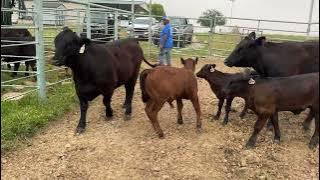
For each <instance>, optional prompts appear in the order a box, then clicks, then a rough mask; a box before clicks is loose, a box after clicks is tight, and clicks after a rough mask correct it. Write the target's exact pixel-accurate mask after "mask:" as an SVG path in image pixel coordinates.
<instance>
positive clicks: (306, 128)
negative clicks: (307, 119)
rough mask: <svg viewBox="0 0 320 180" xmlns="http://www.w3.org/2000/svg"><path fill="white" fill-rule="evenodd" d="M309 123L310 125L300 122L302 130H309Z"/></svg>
mask: <svg viewBox="0 0 320 180" xmlns="http://www.w3.org/2000/svg"><path fill="white" fill-rule="evenodd" d="M309 125H310V124H307V123H303V124H302V127H303V130H304V131H309V130H310V126H309Z"/></svg>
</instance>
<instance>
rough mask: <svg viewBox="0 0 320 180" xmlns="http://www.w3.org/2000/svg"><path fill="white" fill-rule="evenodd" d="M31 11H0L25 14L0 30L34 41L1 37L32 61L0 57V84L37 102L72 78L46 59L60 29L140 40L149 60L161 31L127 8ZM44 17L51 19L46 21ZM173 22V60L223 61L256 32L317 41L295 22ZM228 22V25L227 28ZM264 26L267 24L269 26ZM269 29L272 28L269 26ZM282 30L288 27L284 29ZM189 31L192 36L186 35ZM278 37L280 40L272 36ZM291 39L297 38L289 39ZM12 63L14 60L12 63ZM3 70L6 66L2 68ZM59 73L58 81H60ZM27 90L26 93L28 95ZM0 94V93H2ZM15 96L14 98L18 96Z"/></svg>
mask: <svg viewBox="0 0 320 180" xmlns="http://www.w3.org/2000/svg"><path fill="white" fill-rule="evenodd" d="M33 2H34V8H27V10H16V9H10V8H1V11H6V12H13V13H20V12H22V13H27V14H29V16H30V17H31V20H23V23H18V24H17V25H1V29H7V30H8V31H9V30H12V29H28V30H29V31H30V32H31V34H32V35H33V36H34V37H35V40H34V41H10V40H5V37H1V43H6V44H5V45H3V44H1V49H2V48H13V47H17V46H21V47H23V46H25V45H35V46H36V52H35V56H25V55H12V54H11V55H10V54H1V58H4V59H7V61H8V60H10V62H2V63H1V67H2V68H1V73H2V75H6V76H5V77H6V78H4V79H3V78H2V79H1V85H2V86H3V88H15V87H19V88H22V87H23V88H26V91H25V92H23V93H21V94H23V95H26V94H28V93H32V92H35V91H37V92H38V94H39V99H40V100H45V99H46V88H48V87H51V86H54V85H57V84H61V83H62V82H65V81H71V78H70V77H68V76H65V75H64V74H65V71H66V68H64V67H62V68H58V67H52V65H50V64H51V59H52V57H53V53H54V49H55V47H54V44H53V42H54V38H55V37H56V35H57V34H58V33H59V32H60V31H61V30H62V28H63V27H64V26H68V27H70V28H72V29H73V30H74V31H75V32H76V33H77V34H78V35H79V36H82V37H88V38H90V39H92V40H93V41H96V42H102V43H104V42H110V41H113V40H118V39H122V38H126V37H135V36H137V37H138V38H139V40H141V41H145V42H143V43H141V44H142V46H143V48H144V52H145V54H146V55H147V57H148V58H149V59H156V56H157V53H158V49H157V43H158V41H159V33H160V27H159V25H154V24H152V23H151V21H150V20H151V19H153V18H159V17H160V16H153V15H151V14H150V13H149V14H137V13H135V12H134V8H133V6H132V8H131V11H126V10H121V9H116V8H111V7H106V6H103V5H98V4H94V3H90V1H89V0H86V1H80V0H66V1H65V2H68V3H73V4H76V5H82V7H81V8H79V7H77V8H74V9H59V10H57V9H52V8H45V7H43V2H45V1H44V0H34V1H33ZM45 16H50V17H53V18H50V19H45ZM120 17H122V18H123V17H127V18H128V19H127V21H132V20H134V19H135V18H139V17H145V18H147V17H149V18H148V19H149V21H150V22H148V24H146V25H147V28H141V29H138V27H135V26H136V25H134V23H131V24H127V25H123V24H122V25H121V24H120V22H121V19H120ZM219 18H225V19H226V21H227V23H226V24H225V25H217V23H216V22H217V20H218V19H219ZM172 19H177V20H179V19H180V20H187V21H188V24H185V25H182V24H173V29H174V33H173V35H174V41H175V45H176V47H175V48H173V52H172V53H173V55H174V56H195V55H198V56H201V57H219V58H224V57H226V56H227V55H228V54H229V53H230V52H231V51H232V49H233V48H234V46H235V45H236V44H237V43H238V42H239V41H240V40H241V39H242V38H243V37H244V36H246V35H247V34H248V33H249V32H250V31H255V32H257V33H258V34H260V35H262V34H263V35H266V34H267V37H268V39H269V40H271V41H304V40H307V39H311V38H314V37H312V35H316V38H318V33H319V31H318V29H315V27H318V26H319V22H295V21H282V20H268V19H252V18H239V17H215V18H201V19H199V18H186V17H172ZM198 21H207V22H210V25H209V26H202V25H201V24H200V23H198ZM231 21H232V23H231ZM268 24H269V25H268ZM270 24H272V25H270ZM284 26H286V27H287V28H283V27H284ZM188 28H190V29H192V31H190V30H188ZM274 33H279V34H283V35H279V36H276V35H273V34H274ZM290 34H295V35H298V36H295V37H289V35H290ZM12 59H14V61H12ZM33 61H36V64H37V68H36V71H34V70H32V71H27V70H11V69H8V66H11V65H12V64H17V63H21V64H25V66H26V64H28V63H29V62H33ZM6 66H7V67H6ZM12 73H18V74H21V73H30V75H27V76H23V77H21V76H20V77H19V76H17V77H14V78H11V77H9V76H8V75H9V74H12ZM60 74H62V75H61V77H60ZM34 78H36V84H34V85H26V84H23V83H24V81H31V80H32V79H34ZM30 88H31V90H30ZM1 94H2V92H1ZM21 94H19V95H18V96H21ZM9 99H14V97H8V98H1V100H9Z"/></svg>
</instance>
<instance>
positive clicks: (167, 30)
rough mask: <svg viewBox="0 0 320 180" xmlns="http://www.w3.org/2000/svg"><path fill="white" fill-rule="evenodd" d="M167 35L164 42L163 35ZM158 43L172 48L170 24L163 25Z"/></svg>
mask: <svg viewBox="0 0 320 180" xmlns="http://www.w3.org/2000/svg"><path fill="white" fill-rule="evenodd" d="M164 35H167V41H166V42H165V44H164V42H163V41H164V39H163V36H164ZM160 43H161V44H162V45H163V48H172V47H173V33H172V26H171V24H167V25H165V26H164V28H163V29H162V31H161V33H160Z"/></svg>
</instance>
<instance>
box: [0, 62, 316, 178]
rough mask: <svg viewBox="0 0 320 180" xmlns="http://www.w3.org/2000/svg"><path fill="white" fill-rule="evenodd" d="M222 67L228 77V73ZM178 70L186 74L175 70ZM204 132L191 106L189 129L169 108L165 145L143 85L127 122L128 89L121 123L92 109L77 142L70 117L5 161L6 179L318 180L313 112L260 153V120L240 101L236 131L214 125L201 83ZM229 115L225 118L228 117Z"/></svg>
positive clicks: (284, 123)
mask: <svg viewBox="0 0 320 180" xmlns="http://www.w3.org/2000/svg"><path fill="white" fill-rule="evenodd" d="M221 62H222V61H221V60H220V61H218V60H203V59H201V60H200V62H199V65H198V69H199V68H201V67H202V65H203V64H205V63H216V64H217V69H220V70H222V71H229V72H232V71H237V69H235V68H233V69H230V68H227V67H225V66H224V65H223V64H222V63H221ZM175 65H176V66H180V65H178V64H175ZM198 85H199V98H200V102H201V109H202V113H203V116H202V121H203V132H202V133H201V134H198V133H197V132H196V124H195V112H194V110H193V107H192V105H191V103H190V102H189V101H184V105H185V106H184V109H183V117H184V122H185V123H184V124H183V125H178V124H177V123H176V114H177V112H176V108H175V109H171V108H170V107H169V106H168V105H167V104H166V105H165V106H164V108H163V109H162V110H161V112H160V114H159V122H160V125H161V127H162V129H163V130H164V133H165V139H158V138H157V136H156V134H155V132H154V130H153V128H152V126H151V123H150V122H149V120H148V118H147V116H146V114H145V112H144V104H143V103H142V101H141V94H140V88H139V85H138V84H137V86H136V93H135V96H134V103H133V111H134V113H133V118H132V120H131V121H124V120H123V110H122V108H121V104H122V102H123V100H124V89H123V88H120V89H118V90H117V91H116V93H115V94H114V96H113V109H114V114H115V117H114V120H113V121H105V118H104V106H103V104H102V98H101V97H99V98H98V99H97V100H96V101H94V102H92V103H91V104H90V107H89V111H88V116H87V117H88V118H87V120H88V124H87V129H86V132H85V133H84V134H82V135H80V136H75V135H74V130H75V127H76V125H77V123H78V118H79V108H76V109H75V110H74V111H73V112H69V113H68V114H66V115H65V116H64V117H63V118H62V119H61V120H57V121H55V122H52V123H50V125H49V126H48V127H47V128H46V129H45V130H43V131H42V132H40V133H38V134H37V135H36V136H35V137H34V138H32V139H30V142H29V143H28V145H26V146H23V147H21V148H19V149H18V150H16V151H14V152H10V153H7V154H5V155H3V156H2V157H1V179H30V178H31V179H60V178H61V179H148V180H149V179H319V149H318V148H317V150H315V151H312V150H310V149H309V148H308V146H307V145H308V142H309V140H310V138H311V135H312V132H313V130H314V126H312V130H311V131H310V132H304V131H303V130H302V125H301V124H302V121H303V120H304V118H305V117H306V112H304V113H302V114H301V115H300V116H294V115H292V114H291V113H289V112H283V113H280V128H281V132H282V141H281V143H280V145H278V144H273V141H272V139H273V133H272V132H268V131H266V129H264V130H263V131H262V132H261V133H260V135H259V138H258V142H257V146H256V148H255V149H251V150H247V149H246V148H245V147H244V145H245V143H246V141H247V140H248V138H249V136H250V135H251V132H252V130H253V124H254V122H255V120H256V117H255V115H254V114H248V115H247V118H245V119H243V120H241V119H240V118H239V117H238V115H239V112H240V111H241V109H242V107H243V100H242V99H240V98H237V99H235V101H234V103H233V108H234V109H235V110H236V111H238V112H232V113H231V115H230V123H229V124H228V125H227V126H222V118H221V119H220V120H218V121H216V120H213V121H211V120H212V113H213V112H216V109H217V107H216V106H217V99H216V97H215V96H214V95H213V93H212V92H211V90H210V87H209V85H208V84H207V82H205V81H204V80H201V79H199V81H198ZM223 115H224V114H222V117H223Z"/></svg>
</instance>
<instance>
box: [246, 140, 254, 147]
mask: <svg viewBox="0 0 320 180" xmlns="http://www.w3.org/2000/svg"><path fill="white" fill-rule="evenodd" d="M255 144H256V143H255V142H254V141H250V140H249V141H248V142H247V144H246V148H247V149H253V148H254V145H255Z"/></svg>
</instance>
